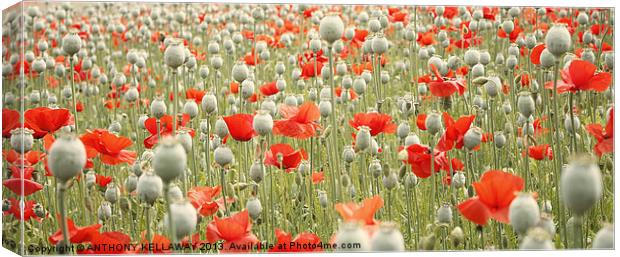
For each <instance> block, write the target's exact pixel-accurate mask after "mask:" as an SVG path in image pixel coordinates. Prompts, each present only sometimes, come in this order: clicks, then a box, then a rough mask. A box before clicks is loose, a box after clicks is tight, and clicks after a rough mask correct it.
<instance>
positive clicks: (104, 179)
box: [95, 174, 113, 188]
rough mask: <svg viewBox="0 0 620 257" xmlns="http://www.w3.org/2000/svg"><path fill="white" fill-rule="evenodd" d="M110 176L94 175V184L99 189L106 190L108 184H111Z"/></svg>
mask: <svg viewBox="0 0 620 257" xmlns="http://www.w3.org/2000/svg"><path fill="white" fill-rule="evenodd" d="M112 180H113V178H112V176H104V175H101V174H95V183H97V185H98V186H99V187H101V188H106V187H107V186H108V184H110V182H112Z"/></svg>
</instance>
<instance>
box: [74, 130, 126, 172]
mask: <svg viewBox="0 0 620 257" xmlns="http://www.w3.org/2000/svg"><path fill="white" fill-rule="evenodd" d="M80 140H82V143H84V146H85V147H86V148H92V149H94V150H95V151H97V152H98V153H99V157H100V159H101V162H103V163H105V164H108V165H116V164H119V163H127V164H132V163H133V162H134V161H135V160H136V152H134V151H128V150H125V148H127V147H129V146H131V145H132V144H133V143H132V141H131V140H130V139H129V138H126V137H123V136H117V135H114V134H112V133H110V132H109V131H107V130H104V129H95V130H93V131H90V130H87V131H86V133H85V134H84V135H82V136H81V137H80ZM87 150H88V149H87Z"/></svg>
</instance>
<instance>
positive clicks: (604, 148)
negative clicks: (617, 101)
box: [586, 108, 614, 157]
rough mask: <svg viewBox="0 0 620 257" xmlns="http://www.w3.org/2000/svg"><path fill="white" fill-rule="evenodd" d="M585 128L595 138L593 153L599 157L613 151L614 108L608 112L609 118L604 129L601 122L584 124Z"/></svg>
mask: <svg viewBox="0 0 620 257" xmlns="http://www.w3.org/2000/svg"><path fill="white" fill-rule="evenodd" d="M586 130H587V131H588V133H590V135H592V136H594V138H596V142H597V143H596V145H594V153H596V155H598V156H599V157H601V156H602V155H603V154H605V153H613V151H614V109H613V108H612V109H611V111H610V112H609V120H608V121H607V125H605V129H604V130H603V126H601V124H589V125H587V126H586Z"/></svg>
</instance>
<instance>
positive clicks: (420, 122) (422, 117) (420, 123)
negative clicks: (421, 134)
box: [415, 113, 427, 130]
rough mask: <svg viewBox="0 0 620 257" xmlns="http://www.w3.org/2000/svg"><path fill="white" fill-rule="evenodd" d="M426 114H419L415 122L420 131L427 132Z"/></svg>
mask: <svg viewBox="0 0 620 257" xmlns="http://www.w3.org/2000/svg"><path fill="white" fill-rule="evenodd" d="M426 116H427V115H426V114H425V113H420V114H418V116H417V118H416V120H415V124H416V126H417V127H418V129H420V130H426Z"/></svg>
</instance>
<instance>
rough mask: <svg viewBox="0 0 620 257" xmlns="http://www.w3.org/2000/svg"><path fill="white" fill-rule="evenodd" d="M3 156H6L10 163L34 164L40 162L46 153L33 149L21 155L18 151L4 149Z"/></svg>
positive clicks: (5, 158)
mask: <svg viewBox="0 0 620 257" xmlns="http://www.w3.org/2000/svg"><path fill="white" fill-rule="evenodd" d="M2 156H3V157H4V160H5V161H6V162H7V163H10V164H15V165H25V166H34V165H36V164H37V163H39V161H40V160H41V159H42V158H43V157H45V153H42V152H39V151H35V150H31V151H28V152H26V153H25V154H24V155H21V154H19V153H18V152H17V151H15V150H13V149H11V150H5V151H2Z"/></svg>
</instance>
